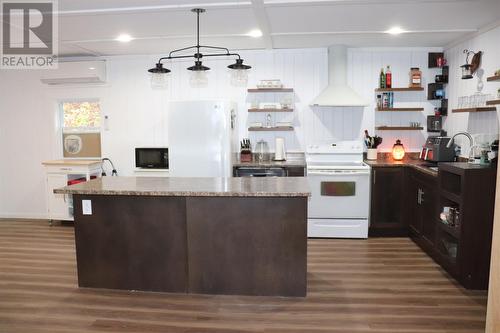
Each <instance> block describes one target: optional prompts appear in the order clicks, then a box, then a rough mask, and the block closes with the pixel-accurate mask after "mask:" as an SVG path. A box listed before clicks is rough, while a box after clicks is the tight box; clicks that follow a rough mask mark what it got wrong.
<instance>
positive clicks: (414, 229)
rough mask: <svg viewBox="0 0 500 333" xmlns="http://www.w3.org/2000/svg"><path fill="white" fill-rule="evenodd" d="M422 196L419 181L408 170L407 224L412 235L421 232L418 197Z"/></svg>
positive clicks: (418, 234) (414, 235)
mask: <svg viewBox="0 0 500 333" xmlns="http://www.w3.org/2000/svg"><path fill="white" fill-rule="evenodd" d="M421 197H422V188H421V183H420V182H418V181H417V179H416V178H415V176H414V174H413V171H412V170H410V176H409V177H408V197H407V200H408V205H407V206H408V225H409V228H410V235H411V236H412V237H417V238H418V237H420V236H421V233H422V218H421V216H420V215H421V209H420V207H421V206H420V202H421V200H420V198H421Z"/></svg>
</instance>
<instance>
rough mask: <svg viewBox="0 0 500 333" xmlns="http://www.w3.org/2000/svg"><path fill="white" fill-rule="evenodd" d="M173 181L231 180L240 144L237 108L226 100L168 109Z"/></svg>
mask: <svg viewBox="0 0 500 333" xmlns="http://www.w3.org/2000/svg"><path fill="white" fill-rule="evenodd" d="M167 118H168V148H169V149H168V155H169V171H170V172H169V174H170V176H171V177H231V176H232V166H231V153H232V152H235V151H236V149H237V147H236V145H237V142H238V135H237V124H236V104H235V103H233V102H230V101H224V100H205V101H174V102H170V103H169V105H168V117H167Z"/></svg>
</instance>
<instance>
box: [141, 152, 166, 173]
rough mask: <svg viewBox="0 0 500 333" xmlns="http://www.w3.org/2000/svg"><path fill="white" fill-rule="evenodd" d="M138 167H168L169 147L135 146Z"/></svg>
mask: <svg viewBox="0 0 500 333" xmlns="http://www.w3.org/2000/svg"><path fill="white" fill-rule="evenodd" d="M135 166H136V168H147V169H168V148H135Z"/></svg>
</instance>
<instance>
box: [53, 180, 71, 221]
mask: <svg viewBox="0 0 500 333" xmlns="http://www.w3.org/2000/svg"><path fill="white" fill-rule="evenodd" d="M66 185H68V176H67V175H66V174H57V173H48V174H47V192H48V193H47V200H48V213H49V218H50V219H51V220H67V221H71V220H73V215H72V212H71V205H70V204H69V198H66V195H65V194H55V193H53V192H52V191H53V190H54V189H55V188H61V187H64V186H66Z"/></svg>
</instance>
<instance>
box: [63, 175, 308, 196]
mask: <svg viewBox="0 0 500 333" xmlns="http://www.w3.org/2000/svg"><path fill="white" fill-rule="evenodd" d="M54 193H59V194H86V195H139V196H187V197H189V196H193V197H200V196H214V197H308V196H310V195H311V192H310V190H309V185H308V183H307V179H306V178H304V177H267V178H266V177H264V178H252V177H235V178H175V177H169V178H167V177H165V178H157V177H102V178H97V179H93V180H90V181H87V182H84V183H79V184H75V185H71V186H66V187H63V188H59V189H55V190H54Z"/></svg>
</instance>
